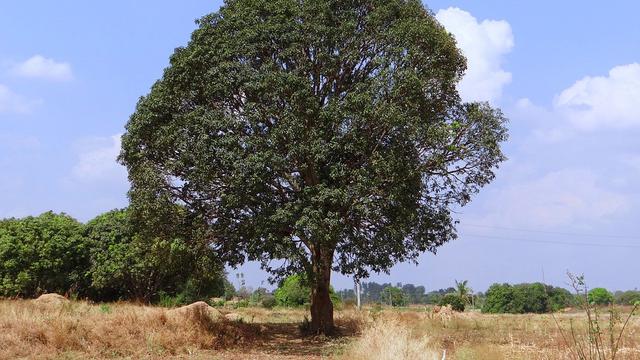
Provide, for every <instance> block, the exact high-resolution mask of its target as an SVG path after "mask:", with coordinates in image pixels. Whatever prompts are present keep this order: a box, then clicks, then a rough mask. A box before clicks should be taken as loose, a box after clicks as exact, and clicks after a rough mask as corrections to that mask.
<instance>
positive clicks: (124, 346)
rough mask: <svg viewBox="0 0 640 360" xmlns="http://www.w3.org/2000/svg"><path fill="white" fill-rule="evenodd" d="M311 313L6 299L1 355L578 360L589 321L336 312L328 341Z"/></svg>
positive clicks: (630, 345)
mask: <svg viewBox="0 0 640 360" xmlns="http://www.w3.org/2000/svg"><path fill="white" fill-rule="evenodd" d="M202 305H204V304H202ZM622 311H623V312H624V309H622ZM305 315H306V312H305V311H304V310H296V309H273V310H267V309H263V308H243V309H219V310H218V309H213V308H209V307H206V306H202V307H192V308H189V309H181V310H167V309H163V308H158V307H148V306H142V305H135V304H130V303H116V304H89V303H86V302H81V301H73V302H69V301H66V300H64V299H55V298H53V299H49V300H47V301H34V300H2V301H0V358H1V359H16V358H25V359H105V358H106V359H322V358H329V359H356V360H358V359H442V357H443V353H445V354H446V359H571V356H570V354H571V349H572V347H571V346H570V345H569V344H570V343H571V342H572V340H571V339H572V336H571V335H570V328H571V326H573V328H574V331H575V332H576V333H581V332H583V331H584V327H585V324H586V319H585V316H584V315H582V314H580V313H560V314H556V315H555V319H554V317H552V316H551V315H486V314H480V313H477V312H466V313H462V314H456V313H450V312H447V311H444V312H441V313H435V312H434V311H433V310H431V309H427V308H424V307H415V308H410V309H401V310H398V309H379V308H378V309H374V308H367V309H364V310H362V311H356V310H353V309H351V310H342V311H337V312H336V319H337V324H338V325H339V329H340V331H339V334H338V335H337V336H335V337H330V338H327V337H317V336H309V335H303V334H302V330H301V329H302V328H303V327H302V326H301V324H302V323H303V322H304V318H305ZM556 322H557V323H558V324H559V326H561V327H562V328H563V329H564V330H565V331H564V336H563V334H562V333H561V332H560V331H559V330H558V325H557V324H556ZM639 335H640V317H638V316H637V315H635V316H633V317H632V318H631V320H630V322H629V324H628V325H627V329H626V331H625V333H624V335H623V338H622V347H621V350H620V352H619V354H618V357H617V359H640V336H639ZM607 336H608V335H607Z"/></svg>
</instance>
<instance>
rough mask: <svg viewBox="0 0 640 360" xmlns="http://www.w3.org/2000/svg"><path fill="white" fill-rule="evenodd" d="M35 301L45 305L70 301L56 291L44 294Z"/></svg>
mask: <svg viewBox="0 0 640 360" xmlns="http://www.w3.org/2000/svg"><path fill="white" fill-rule="evenodd" d="M34 301H35V302H36V303H38V304H44V305H63V304H67V303H69V302H70V301H69V299H67V298H66V297H64V296H62V295H60V294H56V293H51V294H42V295H40V297H38V298H37V299H35V300H34Z"/></svg>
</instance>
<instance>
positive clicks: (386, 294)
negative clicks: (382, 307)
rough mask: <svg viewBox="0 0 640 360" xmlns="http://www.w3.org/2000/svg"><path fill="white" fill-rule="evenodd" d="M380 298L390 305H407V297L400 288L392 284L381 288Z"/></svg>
mask: <svg viewBox="0 0 640 360" xmlns="http://www.w3.org/2000/svg"><path fill="white" fill-rule="evenodd" d="M380 300H381V301H382V302H384V303H386V304H388V305H391V306H405V305H407V297H406V296H405V294H404V292H403V291H402V289H401V288H398V287H394V286H387V287H385V288H384V289H382V292H381V293H380Z"/></svg>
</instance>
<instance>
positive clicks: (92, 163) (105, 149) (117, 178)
mask: <svg viewBox="0 0 640 360" xmlns="http://www.w3.org/2000/svg"><path fill="white" fill-rule="evenodd" d="M120 136H121V135H120V134H117V135H113V136H110V137H98V138H91V139H85V140H83V141H81V142H80V144H79V146H78V148H79V155H78V161H77V163H76V164H75V166H74V167H73V169H72V171H71V173H72V178H73V179H75V180H78V181H81V182H104V181H113V182H121V181H126V178H127V172H126V170H125V168H124V167H123V166H122V165H120V164H118V163H117V161H116V159H117V157H118V154H119V153H120Z"/></svg>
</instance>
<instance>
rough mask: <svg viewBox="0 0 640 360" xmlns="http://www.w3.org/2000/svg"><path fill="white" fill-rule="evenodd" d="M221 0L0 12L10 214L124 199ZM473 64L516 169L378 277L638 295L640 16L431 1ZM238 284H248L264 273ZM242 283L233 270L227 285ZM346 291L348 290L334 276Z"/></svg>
mask: <svg viewBox="0 0 640 360" xmlns="http://www.w3.org/2000/svg"><path fill="white" fill-rule="evenodd" d="M219 6H220V2H217V1H196V0H188V1H180V2H176V1H135V2H133V1H111V2H80V1H68V0H66V1H64V0H63V1H57V2H50V1H44V0H42V1H29V2H5V3H3V4H2V5H0V217H11V216H25V215H33V214H39V213H41V212H43V211H46V210H54V211H64V212H67V213H69V214H71V215H73V216H75V217H77V218H78V219H80V220H82V221H86V220H88V219H90V218H92V217H93V216H95V215H97V214H99V213H101V212H103V211H106V210H109V209H111V208H115V207H122V206H125V205H126V203H127V200H126V196H125V193H126V191H127V187H128V184H127V181H126V172H125V171H124V169H123V168H121V167H119V166H118V165H117V164H116V163H115V160H114V158H115V156H116V154H117V153H118V146H119V144H118V136H119V134H121V133H122V132H123V130H124V125H125V123H126V121H127V119H128V117H129V115H130V114H131V113H132V111H133V109H134V106H135V103H136V101H137V99H138V97H139V96H141V95H144V94H146V93H147V92H148V90H149V87H150V86H151V84H152V83H153V82H154V81H155V80H156V79H157V78H159V77H160V75H161V73H162V69H163V68H164V67H165V66H166V65H167V63H168V57H169V55H170V54H171V53H172V51H173V49H174V48H175V47H177V46H181V45H184V44H186V42H187V40H188V38H189V35H190V33H191V31H193V29H194V28H195V24H194V19H196V18H198V17H200V16H202V15H204V14H206V13H209V12H212V11H215V10H217V8H218V7H219ZM427 6H429V7H430V8H431V9H432V10H433V11H434V12H435V13H436V14H437V17H438V19H439V20H440V21H441V22H442V23H443V24H444V25H445V27H446V28H447V29H448V30H449V31H451V32H452V33H453V34H454V36H456V38H457V39H458V42H459V44H460V47H461V48H462V50H463V52H464V53H465V54H466V55H467V57H468V59H469V71H468V74H467V76H466V77H465V79H464V80H463V82H462V83H461V84H460V91H461V94H462V95H463V97H464V98H465V99H467V100H485V101H489V102H491V103H492V104H494V105H495V106H499V107H501V108H502V109H503V111H504V112H505V113H506V114H507V116H508V117H509V118H510V130H511V139H510V141H509V142H508V144H506V145H505V151H506V152H507V155H508V156H509V161H508V162H506V163H505V164H504V166H503V167H502V168H501V169H500V170H499V171H498V177H497V179H496V181H495V182H494V183H492V184H491V185H490V186H488V187H486V188H485V189H484V190H483V191H482V192H481V194H480V195H479V196H477V197H476V198H475V199H474V201H473V202H472V203H471V204H470V205H469V206H467V207H465V208H462V209H460V210H459V214H458V217H459V219H460V220H461V224H460V226H459V229H460V235H461V236H460V239H459V240H457V241H455V242H452V243H449V244H446V245H445V246H443V247H442V248H441V249H440V251H439V252H438V255H437V256H433V255H430V254H425V255H423V256H422V257H421V258H420V265H418V266H415V265H412V264H399V265H397V266H396V267H395V268H394V269H393V270H392V272H391V274H390V275H384V274H383V275H376V276H373V277H372V278H371V280H375V281H379V282H381V281H390V282H393V283H396V282H405V283H408V282H412V283H416V284H424V285H426V286H427V288H429V289H436V288H441V287H447V286H449V285H451V284H453V282H454V279H458V280H460V279H469V280H470V283H471V285H472V287H474V288H475V289H477V290H484V289H486V288H487V287H488V286H489V285H490V284H491V283H493V282H531V281H541V280H543V278H544V279H545V280H546V281H547V282H550V283H554V284H557V285H563V284H564V283H565V282H566V275H565V273H566V271H567V270H569V271H572V272H575V273H584V274H585V275H586V277H587V280H588V282H589V283H590V284H591V285H592V286H606V287H608V288H610V289H614V290H615V289H627V288H636V287H640V284H639V282H640V280H638V276H637V274H638V273H640V261H638V259H639V257H640V231H639V230H640V224H639V223H638V216H637V214H638V213H639V210H640V191H639V190H640V185H638V184H640V143H639V142H638V140H637V139H638V135H640V107H637V106H636V105H637V104H636V103H637V102H638V100H640V64H639V63H640V23H638V22H637V19H636V16H637V14H638V12H639V11H640V4H638V3H637V2H634V1H615V2H606V3H605V2H588V3H585V2H578V1H564V2H552V1H536V2H533V1H529V2H521V1H482V2H479V1H446V0H438V1H431V2H428V3H427ZM238 271H242V272H244V273H245V277H246V279H247V282H248V284H249V285H253V286H257V285H259V284H260V282H261V281H262V280H264V279H265V278H266V275H265V274H264V273H263V272H261V271H260V270H259V269H258V268H257V266H255V265H254V264H249V265H247V266H245V267H243V268H242V269H239V270H238ZM234 272H235V270H234V271H232V273H234ZM334 285H335V286H336V287H338V288H342V287H348V286H351V282H350V280H349V279H348V278H345V277H342V276H335V277H334Z"/></svg>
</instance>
